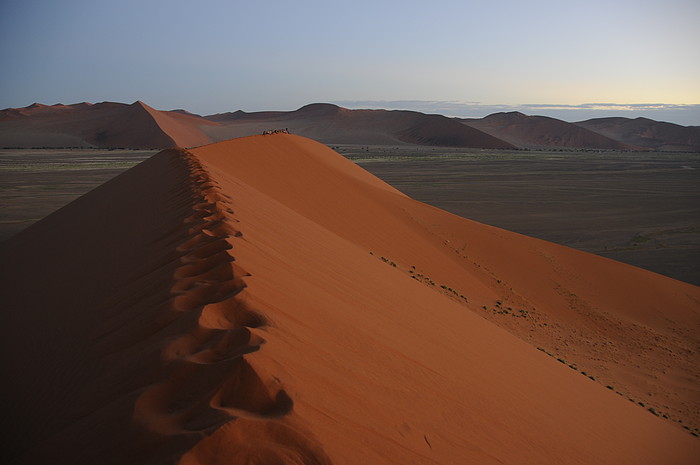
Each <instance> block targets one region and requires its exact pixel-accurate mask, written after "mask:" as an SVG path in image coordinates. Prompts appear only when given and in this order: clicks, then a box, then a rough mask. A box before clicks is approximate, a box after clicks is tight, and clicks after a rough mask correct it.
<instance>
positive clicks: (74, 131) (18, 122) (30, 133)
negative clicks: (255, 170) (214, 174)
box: [0, 102, 214, 148]
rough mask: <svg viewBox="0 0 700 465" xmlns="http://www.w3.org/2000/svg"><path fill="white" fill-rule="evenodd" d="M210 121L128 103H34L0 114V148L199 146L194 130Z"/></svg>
mask: <svg viewBox="0 0 700 465" xmlns="http://www.w3.org/2000/svg"><path fill="white" fill-rule="evenodd" d="M212 124H214V123H211V122H208V121H206V120H202V119H201V118H197V117H195V116H188V115H183V114H181V113H177V112H163V111H157V110H154V109H153V108H151V107H149V106H148V105H146V104H144V103H143V102H134V103H133V104H131V105H126V104H123V103H112V102H104V103H98V104H95V105H90V104H86V103H82V104H77V105H53V106H46V105H39V104H34V105H31V106H29V107H26V108H20V109H8V110H3V111H2V112H0V146H4V147H105V148H110V147H123V148H165V147H175V146H180V147H191V146H197V145H203V144H207V143H209V142H211V140H210V139H209V138H208V137H207V136H206V135H205V134H204V133H203V132H202V131H201V130H200V129H199V127H200V126H208V125H212Z"/></svg>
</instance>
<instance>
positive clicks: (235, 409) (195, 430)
mask: <svg viewBox="0 0 700 465" xmlns="http://www.w3.org/2000/svg"><path fill="white" fill-rule="evenodd" d="M174 152H177V153H178V156H179V158H180V159H181V160H182V163H183V164H184V165H185V167H186V169H187V170H188V181H187V185H188V188H189V189H190V190H191V193H192V206H191V210H192V214H191V215H189V216H188V217H186V218H184V220H183V222H184V224H185V226H186V227H187V232H188V235H187V238H186V240H184V241H183V242H181V243H180V244H179V245H177V247H176V250H177V251H178V252H179V253H181V254H182V256H181V257H180V259H179V260H180V263H181V265H180V266H179V267H177V268H176V270H175V273H174V275H173V277H174V279H175V282H174V285H173V287H172V288H171V293H172V295H173V298H172V299H171V300H170V301H169V302H168V304H167V306H166V307H167V308H166V310H165V312H166V313H170V314H173V313H174V314H175V315H176V318H177V319H185V320H187V321H188V323H189V324H188V325H187V330H186V331H185V332H184V333H183V334H181V335H180V336H178V337H175V338H174V339H171V340H170V341H169V342H168V343H167V345H166V346H165V347H164V348H163V351H162V358H163V360H164V362H165V363H166V364H167V365H168V366H169V368H170V370H169V375H168V376H167V378H166V379H165V380H164V381H160V382H158V383H156V384H153V385H151V386H149V387H147V388H146V389H145V390H144V391H143V393H142V394H141V395H140V396H139V398H138V399H137V400H136V403H135V407H134V415H133V417H134V420H136V421H137V422H138V423H140V424H142V425H143V426H145V427H146V428H147V429H148V430H150V431H152V432H155V433H157V434H160V435H168V436H169V435H180V434H195V435H199V436H201V437H202V438H205V437H207V436H208V435H210V434H212V433H213V432H214V431H216V430H217V429H219V428H221V427H222V426H224V425H226V426H227V428H226V430H225V431H226V434H225V435H226V436H227V437H228V438H229V439H228V440H229V442H233V443H232V444H229V447H231V448H232V450H233V452H232V453H231V455H229V456H228V459H230V460H233V462H231V463H239V461H240V463H249V462H248V461H249V460H254V459H255V458H258V459H262V460H264V461H268V460H271V461H278V460H281V461H284V463H300V464H302V463H303V464H326V463H330V461H329V460H328V459H327V458H326V457H325V456H324V455H323V453H322V452H321V451H320V447H318V446H317V445H315V444H313V443H312V441H310V440H309V439H308V433H305V432H302V431H297V429H298V426H292V425H291V424H290V422H289V421H287V420H286V417H287V416H288V415H289V414H290V412H291V411H292V408H293V404H294V402H293V401H292V399H291V398H290V396H289V395H288V394H287V392H286V391H285V390H284V388H283V386H282V382H281V381H280V380H279V378H277V377H275V376H271V375H269V374H267V373H264V372H261V371H260V370H259V369H257V368H256V367H255V366H254V364H252V363H251V362H250V357H251V356H254V354H255V352H257V351H258V350H260V349H261V347H262V346H263V344H264V343H265V342H266V341H265V338H264V337H263V334H264V328H265V326H266V325H267V324H268V322H267V320H266V318H265V317H264V315H263V314H262V313H260V312H259V311H257V310H256V309H254V308H251V305H250V304H249V303H248V298H247V297H248V296H247V295H246V283H245V279H246V278H247V277H250V276H251V275H250V274H249V273H247V272H246V271H245V270H244V269H243V268H242V267H241V266H240V265H239V264H238V263H236V257H235V256H234V255H233V253H232V250H233V248H234V244H235V241H236V240H240V238H242V236H243V234H242V233H241V231H240V230H239V229H238V222H239V221H238V220H237V219H236V218H235V214H234V211H233V210H232V208H231V207H232V199H231V198H230V197H229V196H228V195H227V194H225V193H223V192H221V190H220V189H219V187H218V185H217V182H216V181H215V180H213V179H212V178H211V177H210V175H209V173H208V172H207V170H206V169H205V168H203V167H202V165H201V164H200V163H199V161H198V160H197V158H196V157H195V156H194V155H192V154H191V153H189V152H187V151H185V150H174ZM193 386H196V387H193ZM245 420H249V421H245ZM250 420H252V421H250ZM229 423H230V424H229ZM203 443H204V444H203V445H201V446H195V447H194V448H193V449H192V450H191V451H190V452H188V453H187V454H186V455H185V456H183V457H182V460H181V462H180V463H184V464H197V463H210V461H211V459H210V458H207V455H208V454H209V453H210V451H209V450H208V449H209V448H208V447H207V444H206V443H205V441H203Z"/></svg>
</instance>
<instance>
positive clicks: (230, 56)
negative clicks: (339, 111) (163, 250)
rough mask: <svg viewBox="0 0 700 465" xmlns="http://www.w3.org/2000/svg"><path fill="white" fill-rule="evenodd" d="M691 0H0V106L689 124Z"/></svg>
mask: <svg viewBox="0 0 700 465" xmlns="http://www.w3.org/2000/svg"><path fill="white" fill-rule="evenodd" d="M699 18H700V1H698V0H663V1H661V0H657V1H650V0H589V1H587V2H582V1H580V0H576V1H569V0H556V1H553V0H552V1H550V0H529V1H527V2H525V1H522V0H501V1H486V0H482V1H471V0H462V1H451V0H433V1H430V2H427V1H411V0H403V1H387V0H370V1H365V0H355V1H353V2H349V1H333V0H325V1H322V0H296V1H293V2H282V1H278V0H267V1H265V2H254V1H250V0H245V1H241V0H233V1H231V0H229V1H222V0H200V1H197V2H194V1H191V0H187V1H180V0H167V1H166V0H139V1H133V0H120V1H114V0H109V1H102V0H0V108H7V107H22V106H27V105H29V104H31V103H33V102H39V103H44V104H54V103H64V104H69V103H78V102H82V101H87V102H92V103H97V102H102V101H118V102H124V103H131V102H134V101H136V100H142V101H144V102H145V103H147V104H148V105H150V106H152V107H154V108H157V109H160V110H172V109H178V108H184V109H187V110H189V111H191V112H193V113H197V114H203V115H208V114H214V113H220V112H226V111H235V110H239V109H241V110H245V111H258V110H293V109H296V108H299V107H301V106H303V105H305V104H308V103H313V102H330V103H336V104H339V105H341V106H345V107H347V108H387V109H409V110H419V111H425V112H428V113H441V114H447V115H448V116H466V117H482V116H486V115H487V114H489V113H493V112H494V111H511V110H517V111H522V112H523V113H526V114H542V115H547V116H554V117H558V118H561V119H565V120H569V121H577V120H583V119H587V118H590V117H596V116H608V115H615V116H628V117H637V116H646V117H652V118H654V119H658V120H664V121H671V122H676V123H679V124H684V125H700V52H698V46H699V45H700V24H699V23H700V20H699Z"/></svg>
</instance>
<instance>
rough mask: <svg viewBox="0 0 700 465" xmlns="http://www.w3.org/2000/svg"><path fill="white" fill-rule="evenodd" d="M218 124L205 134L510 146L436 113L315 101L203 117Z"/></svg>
mask: <svg viewBox="0 0 700 465" xmlns="http://www.w3.org/2000/svg"><path fill="white" fill-rule="evenodd" d="M206 118H207V119H209V120H211V121H215V122H218V123H221V126H217V127H209V128H207V129H206V132H207V133H208V134H209V135H210V136H211V137H212V139H214V140H224V139H229V138H232V137H242V136H249V135H253V134H260V133H261V132H262V131H264V130H265V129H269V128H271V127H272V128H276V127H281V128H288V129H289V130H290V131H291V132H292V133H294V134H299V135H302V136H305V137H310V138H312V139H314V140H318V141H319V142H323V143H327V144H389V145H396V144H400V145H403V144H416V145H432V146H443V147H475V148H514V146H513V145H511V144H509V143H508V142H505V141H503V140H500V139H497V138H495V137H493V136H490V135H488V134H486V133H484V132H482V131H480V130H477V129H474V128H471V127H465V126H464V125H460V124H459V123H458V122H457V121H455V120H453V119H451V118H446V117H444V116H441V115H426V114H423V113H419V112H415V111H387V110H348V109H346V108H342V107H339V106H336V105H331V104H324V103H315V104H311V105H306V106H304V107H302V108H300V109H298V110H296V111H291V112H256V113H245V112H241V111H238V112H235V113H226V114H220V115H212V116H208V117H206Z"/></svg>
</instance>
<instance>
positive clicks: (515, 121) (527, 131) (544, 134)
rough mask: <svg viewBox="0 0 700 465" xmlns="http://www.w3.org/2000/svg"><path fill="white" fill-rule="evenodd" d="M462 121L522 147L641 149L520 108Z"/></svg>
mask: <svg viewBox="0 0 700 465" xmlns="http://www.w3.org/2000/svg"><path fill="white" fill-rule="evenodd" d="M461 121H462V122H463V123H464V124H466V125H467V126H470V127H473V128H476V129H479V130H481V131H484V132H486V133H488V134H491V135H492V136H494V137H498V138H499V139H503V140H506V141H508V142H510V143H511V144H513V145H515V146H517V147H522V148H530V149H549V148H587V149H602V150H644V148H642V147H640V146H635V145H633V144H627V143H622V142H619V141H618V140H616V139H615V138H610V137H607V136H604V135H602V134H598V133H597V132H593V131H590V130H588V129H586V128H584V127H580V126H577V125H575V124H572V123H567V122H565V121H561V120H558V119H555V118H549V117H546V116H528V115H524V114H522V113H520V112H509V113H494V114H493V115H489V116H487V117H485V118H481V119H462V120H461Z"/></svg>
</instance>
